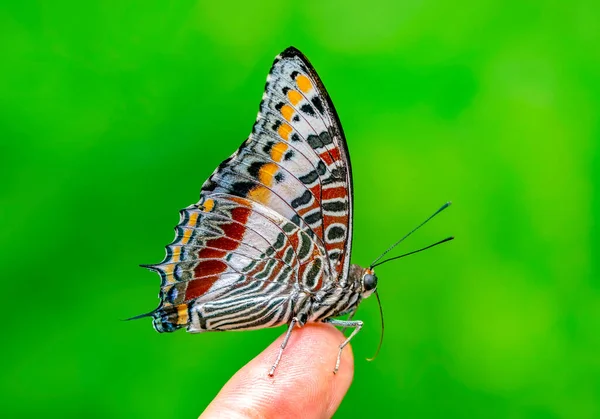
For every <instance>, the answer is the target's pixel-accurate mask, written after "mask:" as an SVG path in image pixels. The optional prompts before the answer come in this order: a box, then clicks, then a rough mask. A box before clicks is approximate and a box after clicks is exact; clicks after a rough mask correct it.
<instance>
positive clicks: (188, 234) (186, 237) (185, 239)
mask: <svg viewBox="0 0 600 419" xmlns="http://www.w3.org/2000/svg"><path fill="white" fill-rule="evenodd" d="M191 236H192V230H189V229H188V230H185V232H184V233H183V237H182V238H181V244H187V242H189V241H190V237H191Z"/></svg>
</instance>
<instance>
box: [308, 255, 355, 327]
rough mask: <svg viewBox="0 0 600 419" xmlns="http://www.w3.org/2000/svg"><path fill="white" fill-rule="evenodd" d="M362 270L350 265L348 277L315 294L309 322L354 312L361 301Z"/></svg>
mask: <svg viewBox="0 0 600 419" xmlns="http://www.w3.org/2000/svg"><path fill="white" fill-rule="evenodd" d="M364 271H365V269H364V268H362V267H360V266H358V265H350V269H349V271H348V277H347V278H345V279H344V280H342V281H340V282H339V283H331V285H330V286H328V287H325V288H323V289H321V290H319V291H318V292H317V293H315V295H314V297H313V298H312V306H311V309H312V312H311V314H310V315H309V316H308V319H309V321H314V322H317V321H321V320H324V319H327V318H330V317H337V316H341V315H344V314H347V313H349V312H352V311H354V310H355V309H356V308H357V307H358V305H359V303H360V302H361V300H362V299H363V297H364V295H363V287H362V276H363V272H364Z"/></svg>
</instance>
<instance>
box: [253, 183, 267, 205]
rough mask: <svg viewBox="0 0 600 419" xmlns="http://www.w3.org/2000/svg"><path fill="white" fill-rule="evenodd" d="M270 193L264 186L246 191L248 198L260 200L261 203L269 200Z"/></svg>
mask: <svg viewBox="0 0 600 419" xmlns="http://www.w3.org/2000/svg"><path fill="white" fill-rule="evenodd" d="M270 195H271V191H270V190H268V189H267V188H265V187H264V186H259V187H258V188H254V189H252V190H251V191H250V192H249V193H248V196H249V197H250V199H252V200H254V201H257V202H260V203H261V204H264V203H266V202H267V201H268V200H269V196H270Z"/></svg>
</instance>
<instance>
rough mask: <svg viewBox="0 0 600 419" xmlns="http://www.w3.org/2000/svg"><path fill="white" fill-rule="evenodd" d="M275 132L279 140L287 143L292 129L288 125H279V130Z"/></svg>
mask: <svg viewBox="0 0 600 419" xmlns="http://www.w3.org/2000/svg"><path fill="white" fill-rule="evenodd" d="M277 132H278V133H279V135H280V136H281V138H283V139H284V140H286V141H287V140H288V138H289V136H290V133H291V132H292V127H290V126H289V125H288V124H281V125H280V126H279V129H277Z"/></svg>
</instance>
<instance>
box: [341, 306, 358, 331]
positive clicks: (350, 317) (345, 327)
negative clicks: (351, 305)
mask: <svg viewBox="0 0 600 419" xmlns="http://www.w3.org/2000/svg"><path fill="white" fill-rule="evenodd" d="M355 314H356V309H354V310H352V312H351V313H350V314H349V315H348V318H347V319H346V321H350V320H352V317H354V315H355ZM347 328H348V326H344V327H342V333H343V334H344V335H345V334H346V329H347Z"/></svg>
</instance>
